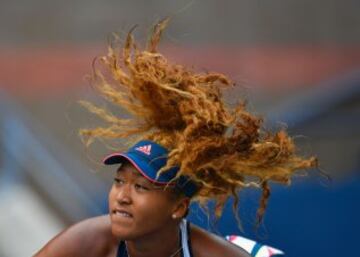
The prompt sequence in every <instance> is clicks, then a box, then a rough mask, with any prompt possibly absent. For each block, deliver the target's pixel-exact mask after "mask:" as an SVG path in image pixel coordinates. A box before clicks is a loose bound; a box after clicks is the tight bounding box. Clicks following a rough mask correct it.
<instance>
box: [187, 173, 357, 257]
mask: <svg viewBox="0 0 360 257" xmlns="http://www.w3.org/2000/svg"><path fill="white" fill-rule="evenodd" d="M272 189H273V190H272V194H271V197H270V201H269V204H268V208H267V212H266V214H265V218H264V225H263V226H261V227H260V228H259V229H258V230H257V231H255V229H254V221H255V214H256V208H257V206H258V199H259V196H260V192H259V190H255V189H251V190H247V191H244V192H243V193H242V194H241V200H240V205H241V207H240V214H241V217H242V223H243V227H244V233H242V232H240V230H239V229H238V228H237V225H236V221H235V219H234V217H233V214H232V209H231V203H228V205H227V206H226V209H225V211H224V215H223V216H222V217H221V219H220V220H219V221H218V223H217V225H214V224H212V225H211V222H210V224H209V221H208V219H207V216H206V215H205V214H204V212H203V211H201V210H200V209H199V207H198V206H197V205H196V204H193V206H192V211H191V213H190V216H189V219H190V220H191V221H192V222H194V223H196V224H198V225H200V226H201V227H204V228H207V229H210V230H212V231H216V230H217V233H218V234H221V235H228V234H239V235H242V236H245V237H248V238H250V239H253V240H256V241H258V242H260V243H264V244H267V245H271V246H273V247H275V248H278V249H281V250H283V251H285V253H286V256H291V257H304V256H308V257H311V256H317V257H318V256H326V257H332V256H334V257H335V256H336V257H338V256H360V254H358V255H356V254H354V249H355V248H357V246H358V245H359V244H360V236H359V234H360V177H359V176H358V177H353V178H351V179H348V180H346V181H335V182H333V184H331V185H329V183H324V182H323V181H322V180H320V179H317V178H298V179H296V181H294V182H293V184H292V186H290V187H287V186H282V185H276V184H273V185H272Z"/></svg>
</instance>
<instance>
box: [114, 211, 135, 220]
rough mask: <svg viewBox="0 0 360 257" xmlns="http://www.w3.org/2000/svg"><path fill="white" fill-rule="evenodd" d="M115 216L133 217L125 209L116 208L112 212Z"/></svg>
mask: <svg viewBox="0 0 360 257" xmlns="http://www.w3.org/2000/svg"><path fill="white" fill-rule="evenodd" d="M112 214H113V216H115V217H124V218H133V215H132V214H131V213H130V212H128V211H125V210H120V209H116V210H114V211H113V212H112Z"/></svg>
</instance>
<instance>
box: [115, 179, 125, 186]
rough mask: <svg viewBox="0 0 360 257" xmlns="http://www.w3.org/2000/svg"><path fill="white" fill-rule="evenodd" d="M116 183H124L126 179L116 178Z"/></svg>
mask: <svg viewBox="0 0 360 257" xmlns="http://www.w3.org/2000/svg"><path fill="white" fill-rule="evenodd" d="M114 183H115V184H117V185H122V184H123V183H124V181H123V180H122V179H120V178H114Z"/></svg>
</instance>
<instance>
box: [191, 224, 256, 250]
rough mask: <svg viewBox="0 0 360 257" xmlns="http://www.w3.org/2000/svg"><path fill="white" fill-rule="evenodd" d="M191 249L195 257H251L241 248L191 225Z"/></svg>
mask: <svg viewBox="0 0 360 257" xmlns="http://www.w3.org/2000/svg"><path fill="white" fill-rule="evenodd" d="M191 247H192V250H193V254H194V256H195V257H203V256H207V257H212V256H214V257H215V256H222V257H251V255H249V253H247V252H246V251H245V250H244V249H242V248H240V247H239V246H237V245H235V244H232V243H230V242H228V241H226V240H225V239H224V238H221V237H219V236H217V235H215V234H212V233H209V232H208V231H205V230H203V229H201V228H199V227H198V226H195V225H191Z"/></svg>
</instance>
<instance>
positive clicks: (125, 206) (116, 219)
mask: <svg viewBox="0 0 360 257" xmlns="http://www.w3.org/2000/svg"><path fill="white" fill-rule="evenodd" d="M177 202H178V201H177V200H176V198H175V197H174V195H173V193H172V192H171V190H164V187H163V186H162V187H160V186H157V185H155V184H153V183H151V182H150V181H149V180H147V179H146V178H144V177H143V176H142V175H141V173H140V172H139V171H137V170H136V168H135V167H134V166H133V165H132V164H131V163H129V162H125V163H123V164H122V165H121V166H120V168H119V169H118V171H117V172H116V176H115V178H114V184H113V185H112V188H111V190H110V193H109V212H110V218H111V229H112V233H113V235H114V236H116V237H117V238H120V239H121V240H131V239H135V238H140V237H142V236H146V235H151V234H152V233H154V232H155V233H156V232H157V231H159V230H161V229H162V228H164V226H168V225H169V224H171V223H173V222H174V220H173V218H172V215H173V214H174V212H176V209H177Z"/></svg>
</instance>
